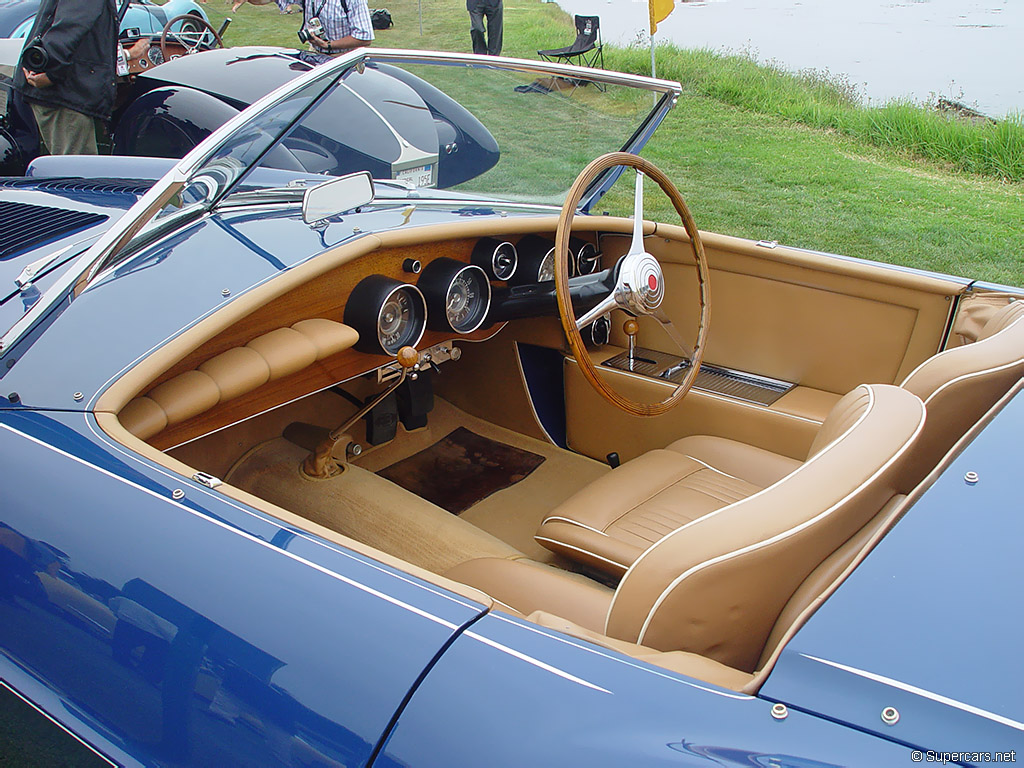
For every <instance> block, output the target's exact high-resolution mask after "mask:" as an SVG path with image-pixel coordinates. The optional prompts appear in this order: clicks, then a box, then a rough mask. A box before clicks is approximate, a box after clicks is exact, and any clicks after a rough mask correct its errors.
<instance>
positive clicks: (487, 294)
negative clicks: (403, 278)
mask: <svg viewBox="0 0 1024 768" xmlns="http://www.w3.org/2000/svg"><path fill="white" fill-rule="evenodd" d="M417 285H418V287H419V289H420V290H421V291H423V295H424V296H425V297H426V299H427V308H428V309H429V310H430V322H429V325H430V327H431V328H433V329H435V330H439V331H455V332H456V333H471V332H472V331H475V330H476V329H477V328H479V327H480V326H481V325H483V322H484V319H485V318H486V317H487V310H488V309H489V308H490V305H491V283H490V281H489V280H488V279H487V273H486V272H484V271H483V269H481V268H480V267H478V266H475V265H473V264H463V263H462V262H461V261H456V260H455V259H449V258H447V257H442V258H439V259H434V261H432V262H430V264H428V265H427V266H426V267H425V268H424V269H423V274H422V275H421V276H420V279H419V282H418V283H417Z"/></svg>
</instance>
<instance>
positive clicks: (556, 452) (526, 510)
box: [357, 398, 609, 564]
mask: <svg viewBox="0 0 1024 768" xmlns="http://www.w3.org/2000/svg"><path fill="white" fill-rule="evenodd" d="M434 403H435V404H434V410H433V411H431V412H430V419H429V424H428V426H426V427H424V428H423V429H418V430H416V431H414V432H406V431H405V430H404V429H403V428H402V427H401V426H399V427H398V436H397V437H396V438H395V440H393V441H391V442H390V443H388V444H387V445H381V446H377V447H375V448H371V449H369V450H367V451H365V452H364V453H363V455H362V456H360V457H359V458H358V459H357V464H358V465H359V466H361V467H363V468H365V469H368V470H370V471H371V472H376V471H377V470H379V469H383V468H384V467H388V466H391V465H392V464H394V463H395V462H396V461H399V460H401V459H404V458H406V457H408V456H411V455H413V454H414V453H418V452H419V451H421V450H423V449H424V448H427V447H429V446H431V445H433V444H434V443H436V442H437V441H438V440H440V439H441V438H443V437H444V436H445V435H447V434H448V433H449V432H451V431H452V430H453V429H455V428H457V427H465V428H466V429H468V430H470V431H472V432H475V433H477V434H478V435H482V436H484V437H488V438H490V439H492V440H497V441H499V442H503V443H508V444H509V445H512V446H515V447H517V448H522V449H523V450H526V451H531V452H533V453H539V454H540V455H541V456H544V457H545V461H544V463H543V464H541V465H540V466H539V467H537V469H535V470H534V471H533V472H531V473H530V474H529V475H528V476H527V477H526V479H524V480H521V481H520V482H518V483H516V484H514V485H512V486H510V487H509V488H505V489H504V490H501V491H498V492H496V493H494V494H491V495H490V496H488V497H487V498H485V499H483V500H482V501H480V502H478V503H477V504H475V505H474V506H472V507H470V508H469V509H467V510H466V511H465V512H463V513H462V514H461V515H460V517H461V518H462V520H464V521H466V522H469V523H472V524H473V525H475V526H478V527H479V528H481V529H483V530H484V531H487V532H488V533H491V534H493V535H494V536H496V537H497V538H499V539H501V540H502V541H504V542H506V543H508V544H509V545H511V546H512V547H515V548H516V549H517V550H519V551H520V552H523V553H525V554H526V555H528V556H529V557H530V558H532V559H534V560H539V561H541V562H546V563H559V564H566V563H564V561H562V560H561V559H560V558H558V557H556V556H555V555H554V554H553V553H551V552H549V551H548V550H546V549H544V547H542V546H540V545H539V544H538V543H537V542H536V541H534V539H533V534H534V533H535V532H536V531H537V528H538V526H540V523H541V520H543V519H544V517H545V516H546V515H547V514H548V513H549V512H550V511H551V510H552V509H554V508H555V507H556V506H558V505H559V504H561V503H562V502H563V501H565V500H566V499H567V498H569V497H570V496H571V495H572V494H574V493H575V492H576V491H578V490H579V489H580V488H582V487H583V486H585V485H587V484H589V483H591V482H593V481H594V480H596V479H597V478H598V477H600V476H601V475H603V474H605V473H606V472H608V471H609V467H608V466H606V465H605V464H602V463H600V462H597V461H594V460H593V459H590V458H587V457H586V456H580V455H578V454H575V453H570V452H569V451H566V450H563V449H561V448H559V447H557V446H554V445H551V444H550V443H546V442H543V441H541V440H536V439H534V438H532V437H526V436H525V435H521V434H519V433H518V432H513V431H511V430H508V429H504V428H503V427H498V426H495V425H493V424H491V423H490V422H487V421H484V420H483V419H478V418H476V417H475V416H470V415H469V414H468V413H465V412H464V411H460V410H459V409H458V408H456V407H455V406H453V405H452V404H451V403H449V402H447V401H446V400H441V399H440V398H436V399H435V401H434Z"/></svg>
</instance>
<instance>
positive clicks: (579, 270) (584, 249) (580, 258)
mask: <svg viewBox="0 0 1024 768" xmlns="http://www.w3.org/2000/svg"><path fill="white" fill-rule="evenodd" d="M600 266H601V254H600V253H598V250H597V246H596V245H594V244H593V243H583V244H582V245H581V246H580V247H579V249H578V250H577V251H576V274H577V275H592V274H594V273H595V272H597V270H598V268H599V267H600Z"/></svg>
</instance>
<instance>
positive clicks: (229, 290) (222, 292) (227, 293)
mask: <svg viewBox="0 0 1024 768" xmlns="http://www.w3.org/2000/svg"><path fill="white" fill-rule="evenodd" d="M220 295H221V296H230V295H231V289H230V288H225V289H224V290H222V291H221V292H220Z"/></svg>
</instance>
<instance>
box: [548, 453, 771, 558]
mask: <svg viewBox="0 0 1024 768" xmlns="http://www.w3.org/2000/svg"><path fill="white" fill-rule="evenodd" d="M758 490H759V488H757V486H754V485H752V484H751V483H747V482H745V481H743V480H740V479H739V478H736V477H732V476H731V475H727V474H725V473H723V472H719V471H717V470H714V469H710V468H709V467H707V466H706V465H704V464H702V463H701V462H699V461H695V460H694V459H692V458H689V457H687V456H684V455H683V454H681V453H679V452H677V451H672V450H654V451H649V452H647V453H645V454H643V455H641V456H638V457H637V458H635V459H633V460H632V461H628V462H626V463H625V464H623V465H622V466H620V467H618V468H616V469H615V470H613V471H612V472H609V473H608V474H607V475H604V476H602V477H600V478H598V479H597V480H595V481H594V482H593V483H591V484H590V485H588V486H586V487H585V488H583V489H582V490H580V491H579V492H578V493H576V494H575V495H574V496H572V497H571V498H570V499H568V500H567V501H565V502H564V503H563V504H561V505H560V506H558V507H557V508H556V509H555V510H554V511H553V512H552V514H551V515H549V516H548V517H547V518H545V520H544V522H543V523H542V524H541V526H540V528H539V529H538V530H537V535H536V539H537V541H538V542H539V543H540V544H542V545H543V546H545V547H547V548H548V549H551V550H552V551H554V552H560V553H563V554H566V555H567V556H569V557H571V558H573V559H575V560H577V561H583V562H586V563H588V564H589V565H592V566H594V567H597V568H598V569H599V570H601V571H605V572H611V573H613V574H614V575H618V576H620V575H622V574H623V573H625V571H626V569H627V568H628V567H629V565H630V564H631V563H632V562H633V561H634V560H636V558H637V557H639V556H640V554H641V553H642V552H643V551H644V550H645V549H647V547H649V546H650V545H651V544H653V543H654V542H656V541H658V540H659V539H660V538H662V537H663V536H665V535H667V534H669V533H671V532H672V531H674V530H676V529H677V528H679V527H680V526H682V525H685V524H686V523H689V522H691V521H693V520H695V519H697V518H698V517H702V516H703V515H706V514H707V513H708V512H712V511H714V510H716V509H719V508H720V507H724V506H726V505H727V504H731V503H732V502H734V501H737V500H738V499H742V498H745V497H746V496H749V495H750V494H751V493H755V492H756V491H758Z"/></svg>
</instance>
